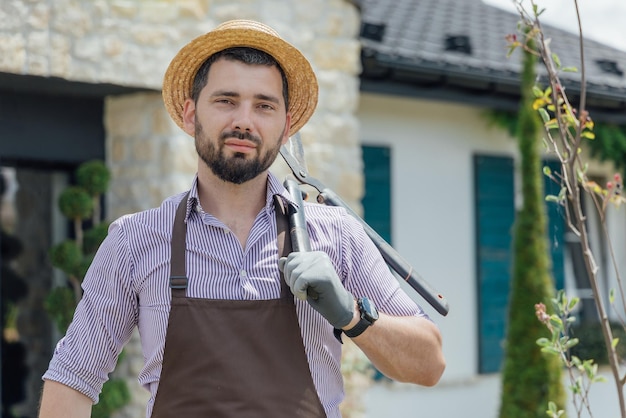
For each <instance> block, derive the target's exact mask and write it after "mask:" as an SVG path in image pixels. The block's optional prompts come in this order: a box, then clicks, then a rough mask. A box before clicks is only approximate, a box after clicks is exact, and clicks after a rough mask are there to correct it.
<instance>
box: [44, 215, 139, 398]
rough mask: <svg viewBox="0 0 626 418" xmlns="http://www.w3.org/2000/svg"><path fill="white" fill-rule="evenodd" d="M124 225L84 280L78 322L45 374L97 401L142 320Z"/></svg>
mask: <svg viewBox="0 0 626 418" xmlns="http://www.w3.org/2000/svg"><path fill="white" fill-rule="evenodd" d="M122 225H123V222H122V220H118V221H116V222H114V223H113V224H112V225H111V227H110V228H109V234H108V236H107V237H106V238H105V240H104V241H103V243H102V245H101V246H100V248H99V249H98V251H97V253H96V255H95V257H94V260H93V262H92V264H91V266H90V268H89V270H88V271H87V274H86V276H85V280H84V281H83V284H82V287H83V296H82V299H81V301H80V303H79V304H78V306H77V308H76V311H75V312H74V318H73V320H72V323H71V324H70V326H69V328H68V330H67V333H66V335H65V336H64V337H63V338H62V339H61V340H60V341H59V342H58V344H57V346H56V348H55V351H54V355H53V357H52V360H51V361H50V365H49V368H48V370H47V371H46V373H45V374H44V375H43V379H44V380H54V381H57V382H59V383H62V384H64V385H67V386H69V387H71V388H73V389H75V390H77V391H79V392H81V393H83V394H84V395H86V396H88V397H89V398H91V399H92V400H93V401H94V403H97V402H98V396H99V394H100V391H101V389H102V385H103V384H104V382H105V381H106V380H107V379H108V374H109V373H110V372H112V371H113V369H114V368H115V365H116V363H117V358H118V356H119V353H120V352H121V350H122V348H123V346H124V345H125V344H126V343H127V342H128V340H129V339H130V336H131V334H132V331H133V329H134V327H135V325H136V323H137V312H138V302H137V296H136V293H135V292H134V290H133V287H132V281H131V277H132V271H133V268H132V263H131V257H130V251H129V246H128V241H127V240H126V239H125V236H124V231H123V227H122Z"/></svg>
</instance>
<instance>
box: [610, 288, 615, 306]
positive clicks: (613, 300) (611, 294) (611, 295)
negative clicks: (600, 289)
mask: <svg viewBox="0 0 626 418" xmlns="http://www.w3.org/2000/svg"><path fill="white" fill-rule="evenodd" d="M609 301H610V302H611V305H612V304H613V303H615V289H611V290H610V291H609Z"/></svg>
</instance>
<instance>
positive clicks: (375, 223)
mask: <svg viewBox="0 0 626 418" xmlns="http://www.w3.org/2000/svg"><path fill="white" fill-rule="evenodd" d="M362 153H363V166H364V175H365V193H364V195H363V200H362V202H361V203H362V205H363V219H364V220H365V222H367V223H368V225H369V226H371V227H372V228H373V229H374V230H375V231H376V232H377V233H378V235H380V236H381V237H382V238H383V239H384V240H385V241H387V242H388V243H390V244H391V150H390V149H389V147H375V146H363V147H362Z"/></svg>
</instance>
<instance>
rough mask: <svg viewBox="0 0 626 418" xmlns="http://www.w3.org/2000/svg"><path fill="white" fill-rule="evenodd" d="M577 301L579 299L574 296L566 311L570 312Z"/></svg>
mask: <svg viewBox="0 0 626 418" xmlns="http://www.w3.org/2000/svg"><path fill="white" fill-rule="evenodd" d="M579 301H580V298H578V297H575V296H574V297H573V298H572V300H570V301H569V304H568V305H567V309H568V310H569V311H571V310H572V309H574V308H575V307H576V305H578V302H579Z"/></svg>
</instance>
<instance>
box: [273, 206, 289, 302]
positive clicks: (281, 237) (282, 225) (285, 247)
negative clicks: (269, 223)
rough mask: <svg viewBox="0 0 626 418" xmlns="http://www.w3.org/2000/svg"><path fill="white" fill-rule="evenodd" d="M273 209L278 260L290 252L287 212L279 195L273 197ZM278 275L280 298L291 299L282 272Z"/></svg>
mask: <svg viewBox="0 0 626 418" xmlns="http://www.w3.org/2000/svg"><path fill="white" fill-rule="evenodd" d="M274 209H275V211H276V235H277V240H278V258H281V257H287V256H288V255H289V253H290V252H291V251H292V248H291V234H290V233H289V217H288V216H289V212H288V211H287V207H286V206H285V201H284V200H283V198H282V197H281V196H280V195H277V194H275V195H274ZM279 274H280V290H281V292H280V293H281V297H283V298H289V297H292V294H291V290H290V289H289V286H287V282H286V281H285V276H284V275H283V272H282V271H281V272H279Z"/></svg>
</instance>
